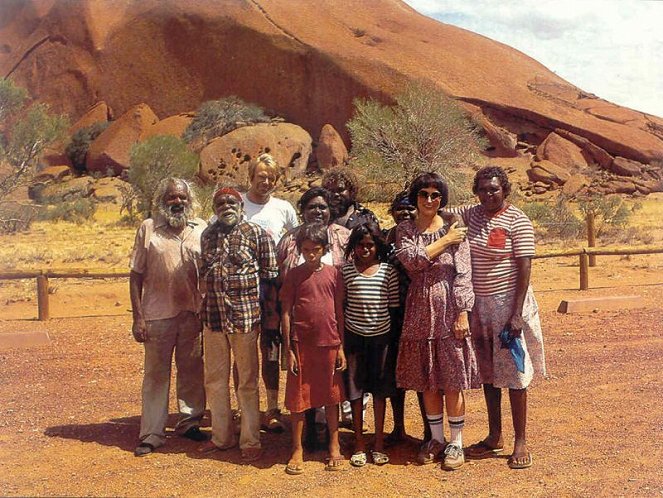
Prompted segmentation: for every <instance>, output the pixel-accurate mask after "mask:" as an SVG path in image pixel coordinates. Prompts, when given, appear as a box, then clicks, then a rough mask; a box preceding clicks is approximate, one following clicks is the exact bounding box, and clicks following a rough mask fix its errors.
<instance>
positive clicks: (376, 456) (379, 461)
mask: <svg viewBox="0 0 663 498" xmlns="http://www.w3.org/2000/svg"><path fill="white" fill-rule="evenodd" d="M371 458H372V459H373V463H374V464H375V465H384V464H386V463H389V456H388V455H387V454H386V453H383V452H381V451H376V450H372V451H371Z"/></svg>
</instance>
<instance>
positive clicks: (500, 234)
mask: <svg viewBox="0 0 663 498" xmlns="http://www.w3.org/2000/svg"><path fill="white" fill-rule="evenodd" d="M504 246H506V230H505V229H504V228H499V227H498V228H493V229H492V230H491V231H490V233H489V234H488V247H494V248H496V249H504Z"/></svg>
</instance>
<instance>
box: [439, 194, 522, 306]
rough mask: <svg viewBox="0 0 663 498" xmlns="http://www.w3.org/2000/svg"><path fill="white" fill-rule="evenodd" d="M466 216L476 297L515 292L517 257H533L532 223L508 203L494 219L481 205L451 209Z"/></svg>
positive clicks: (464, 217) (464, 218) (464, 219)
mask: <svg viewBox="0 0 663 498" xmlns="http://www.w3.org/2000/svg"><path fill="white" fill-rule="evenodd" d="M449 211H451V212H452V213H455V214H459V215H461V216H462V217H463V221H464V222H465V225H467V228H468V230H467V239H468V241H469V243H470V252H471V256H472V285H473V287H474V293H475V294H476V295H477V296H494V295H496V294H503V293H505V292H510V291H513V290H515V289H516V279H517V276H518V268H517V266H516V258H528V257H532V256H534V228H533V227H532V222H531V221H530V219H529V218H528V217H527V215H526V214H525V213H523V212H522V211H521V210H520V209H518V208H517V207H515V206H513V205H511V204H507V206H506V207H504V208H503V209H502V210H500V211H499V212H498V213H496V214H494V215H493V216H489V215H488V214H486V212H485V210H484V209H483V207H482V206H481V205H475V206H463V207H456V208H451V209H449Z"/></svg>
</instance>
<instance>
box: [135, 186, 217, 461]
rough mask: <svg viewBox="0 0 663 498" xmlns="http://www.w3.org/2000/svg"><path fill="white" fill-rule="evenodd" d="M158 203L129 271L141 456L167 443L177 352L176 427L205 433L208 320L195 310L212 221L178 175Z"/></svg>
mask: <svg viewBox="0 0 663 498" xmlns="http://www.w3.org/2000/svg"><path fill="white" fill-rule="evenodd" d="M152 207H153V210H152V212H153V213H155V215H154V216H153V217H152V218H148V219H146V220H145V221H143V223H142V224H141V226H140V228H139V229H138V232H137V233H136V240H135V242H134V248H133V252H132V255H131V264H130V266H131V273H130V277H129V291H130V295H131V306H132V309H133V327H132V333H133V336H134V339H136V341H137V342H140V343H143V345H144V347H145V373H144V376H143V389H142V394H143V409H142V414H141V422H140V436H139V438H140V443H139V444H138V446H137V447H136V449H135V451H134V455H136V456H145V455H149V454H150V453H152V452H153V451H154V450H155V449H156V448H158V447H159V446H162V445H163V444H164V443H165V441H166V436H165V427H166V419H167V418H168V391H169V388H170V371H171V363H172V356H173V351H175V365H176V367H177V404H178V407H179V412H180V419H179V421H178V423H177V426H176V427H175V431H176V432H177V433H178V434H179V435H181V436H182V437H186V438H188V439H192V440H194V441H204V440H206V439H207V436H206V435H205V434H204V433H202V432H201V431H200V427H199V426H200V420H201V418H202V416H203V411H204V410H205V389H204V384H203V382H204V381H203V357H202V324H201V322H200V319H199V318H198V316H197V312H198V310H199V307H200V301H201V298H200V292H199V290H198V260H199V258H200V236H201V234H202V232H203V230H204V229H205V227H206V226H207V225H206V223H205V222H204V221H203V220H201V219H199V218H195V217H194V207H195V199H194V195H193V192H192V191H191V188H190V186H189V184H188V183H187V182H186V181H184V180H181V179H179V178H166V179H164V180H162V181H161V182H160V183H159V186H158V187H157V191H156V193H155V196H154V200H153V206H152Z"/></svg>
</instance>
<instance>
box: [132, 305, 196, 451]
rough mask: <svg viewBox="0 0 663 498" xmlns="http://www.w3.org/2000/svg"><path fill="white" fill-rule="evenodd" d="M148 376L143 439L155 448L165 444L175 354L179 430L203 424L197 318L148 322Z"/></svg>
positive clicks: (145, 379) (184, 315) (185, 316)
mask: <svg viewBox="0 0 663 498" xmlns="http://www.w3.org/2000/svg"><path fill="white" fill-rule="evenodd" d="M146 326H147V341H146V342H145V343H144V345H145V374H144V377H143V409H142V414H141V418H140V436H139V437H140V440H141V441H142V442H144V443H149V444H151V445H153V446H154V447H155V448H157V447H159V446H162V445H163V444H164V443H165V441H166V435H165V432H164V429H165V427H166V419H167V418H168V392H169V390H170V370H171V364H172V358H173V350H174V351H175V365H176V367H177V405H178V408H179V412H180V419H179V421H178V423H177V426H176V428H175V429H176V431H177V432H178V433H182V432H185V431H187V430H188V429H190V428H191V427H197V426H198V425H200V419H201V418H202V416H203V411H204V410H205V389H204V387H203V355H202V341H201V330H202V325H201V323H200V320H198V317H197V316H196V315H195V314H194V313H191V312H188V311H183V312H182V313H180V314H179V315H177V316H176V317H174V318H168V319H165V320H150V321H148V322H146Z"/></svg>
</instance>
